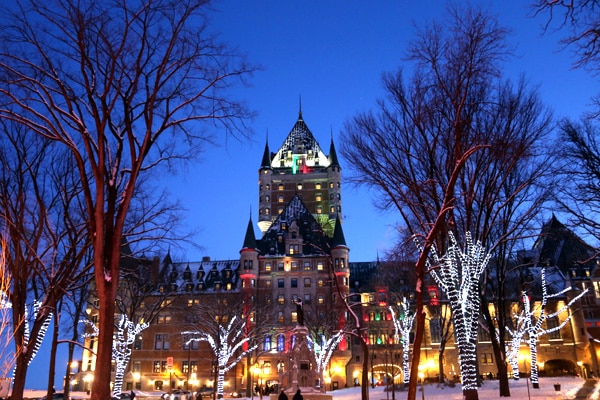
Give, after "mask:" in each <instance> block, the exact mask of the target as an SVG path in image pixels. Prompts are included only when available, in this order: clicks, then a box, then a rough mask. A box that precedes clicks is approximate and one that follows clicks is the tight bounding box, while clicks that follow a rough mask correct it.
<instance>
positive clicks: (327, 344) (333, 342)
mask: <svg viewBox="0 0 600 400" xmlns="http://www.w3.org/2000/svg"><path fill="white" fill-rule="evenodd" d="M342 340H344V331H338V332H335V333H334V334H333V335H332V336H331V337H330V338H329V339H326V337H325V335H323V334H321V335H318V336H317V337H316V338H315V340H314V341H313V348H314V352H315V360H316V362H317V374H318V376H319V378H320V379H321V382H323V371H324V370H325V368H326V367H327V364H329V360H331V356H332V355H333V352H334V351H335V349H336V348H337V346H338V345H339V344H340V342H341V341H342ZM322 387H323V386H322Z"/></svg>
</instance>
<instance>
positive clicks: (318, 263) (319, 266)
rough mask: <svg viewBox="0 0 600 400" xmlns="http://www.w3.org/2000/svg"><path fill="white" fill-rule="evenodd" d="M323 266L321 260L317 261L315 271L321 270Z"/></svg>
mask: <svg viewBox="0 0 600 400" xmlns="http://www.w3.org/2000/svg"><path fill="white" fill-rule="evenodd" d="M324 269H325V268H324V267H323V261H319V262H317V271H323V270H324Z"/></svg>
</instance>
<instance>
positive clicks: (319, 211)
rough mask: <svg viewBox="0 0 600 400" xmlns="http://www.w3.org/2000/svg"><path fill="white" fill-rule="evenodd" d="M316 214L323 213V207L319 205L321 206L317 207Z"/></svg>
mask: <svg viewBox="0 0 600 400" xmlns="http://www.w3.org/2000/svg"><path fill="white" fill-rule="evenodd" d="M317 214H323V207H321V206H318V207H317Z"/></svg>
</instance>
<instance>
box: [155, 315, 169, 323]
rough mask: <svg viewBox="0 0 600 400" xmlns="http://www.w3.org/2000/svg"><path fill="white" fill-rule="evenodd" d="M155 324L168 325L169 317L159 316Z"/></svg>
mask: <svg viewBox="0 0 600 400" xmlns="http://www.w3.org/2000/svg"><path fill="white" fill-rule="evenodd" d="M157 323H159V324H170V323H171V316H170V315H159V316H158V319H157Z"/></svg>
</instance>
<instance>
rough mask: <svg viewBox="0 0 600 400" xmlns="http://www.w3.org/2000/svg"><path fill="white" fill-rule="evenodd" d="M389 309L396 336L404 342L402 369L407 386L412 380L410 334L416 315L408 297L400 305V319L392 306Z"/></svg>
mask: <svg viewBox="0 0 600 400" xmlns="http://www.w3.org/2000/svg"><path fill="white" fill-rule="evenodd" d="M389 308H390V312H391V313H392V321H394V328H395V329H396V336H397V337H398V338H400V341H401V342H402V369H403V371H404V383H405V384H406V383H408V381H409V380H410V362H409V360H410V332H411V331H412V328H413V322H414V320H415V314H413V313H412V312H411V310H410V304H409V303H408V299H407V298H406V297H404V298H403V299H402V302H401V303H400V310H401V313H400V315H399V316H398V318H396V314H395V313H394V309H393V308H392V307H391V306H390V307H389Z"/></svg>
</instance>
